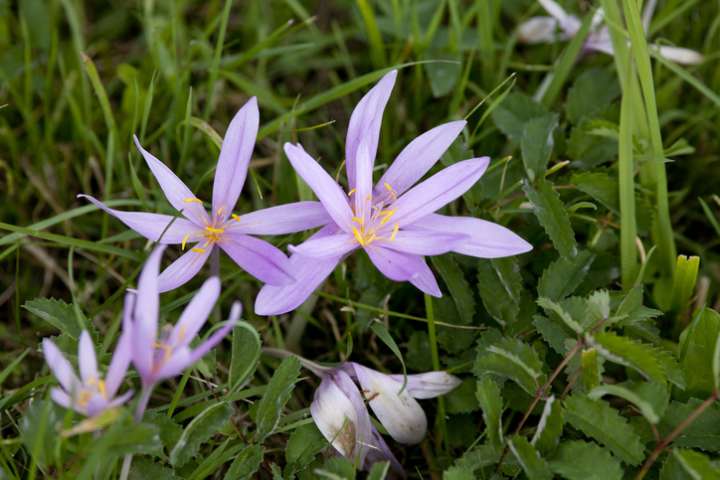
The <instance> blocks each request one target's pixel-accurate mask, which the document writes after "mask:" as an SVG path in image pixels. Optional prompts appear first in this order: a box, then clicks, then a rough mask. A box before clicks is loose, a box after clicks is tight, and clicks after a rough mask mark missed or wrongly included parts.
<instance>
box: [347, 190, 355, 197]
mask: <svg viewBox="0 0 720 480" xmlns="http://www.w3.org/2000/svg"><path fill="white" fill-rule="evenodd" d="M355 192H357V189H356V188H353V189H351V190H350V191H349V192H348V197H349V196H351V195H352V194H353V193H355Z"/></svg>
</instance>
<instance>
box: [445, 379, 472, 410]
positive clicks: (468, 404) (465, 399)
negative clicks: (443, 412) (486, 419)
mask: <svg viewBox="0 0 720 480" xmlns="http://www.w3.org/2000/svg"><path fill="white" fill-rule="evenodd" d="M475 390H476V383H475V381H474V380H472V379H471V378H467V379H465V380H463V382H462V383H461V384H460V385H459V386H458V387H457V388H455V389H454V390H453V391H451V392H450V393H448V394H447V395H445V404H446V405H447V411H448V412H449V413H470V412H474V411H475V410H477V409H478V408H479V405H478V399H477V397H476V396H475Z"/></svg>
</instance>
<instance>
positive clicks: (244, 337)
mask: <svg viewBox="0 0 720 480" xmlns="http://www.w3.org/2000/svg"><path fill="white" fill-rule="evenodd" d="M260 350H261V341H260V335H258V333H257V330H255V328H254V327H253V326H252V325H250V324H249V323H247V322H245V321H240V322H238V324H237V325H236V326H235V328H234V329H233V337H232V359H231V361H230V373H229V375H228V383H229V384H230V391H231V392H234V391H237V390H238V389H240V388H241V387H242V385H243V384H244V383H245V382H246V381H247V380H248V379H249V378H250V377H251V376H252V374H253V372H254V371H255V368H256V367H257V363H258V359H259V358H260Z"/></svg>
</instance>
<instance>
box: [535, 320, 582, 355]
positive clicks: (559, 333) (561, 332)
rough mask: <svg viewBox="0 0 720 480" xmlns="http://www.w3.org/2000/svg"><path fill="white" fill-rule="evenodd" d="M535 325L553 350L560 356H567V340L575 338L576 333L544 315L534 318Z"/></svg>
mask: <svg viewBox="0 0 720 480" xmlns="http://www.w3.org/2000/svg"><path fill="white" fill-rule="evenodd" d="M533 325H534V326H535V328H536V329H537V331H538V333H540V335H542V337H543V340H545V342H547V344H548V345H550V347H551V348H552V349H553V350H555V351H556V352H557V353H559V354H560V355H565V353H566V352H567V344H566V340H569V339H572V338H574V336H573V335H574V333H573V332H572V331H571V330H570V329H569V328H567V327H565V326H564V325H562V324H561V323H560V322H558V321H555V320H551V319H549V318H547V317H543V316H542V315H534V316H533Z"/></svg>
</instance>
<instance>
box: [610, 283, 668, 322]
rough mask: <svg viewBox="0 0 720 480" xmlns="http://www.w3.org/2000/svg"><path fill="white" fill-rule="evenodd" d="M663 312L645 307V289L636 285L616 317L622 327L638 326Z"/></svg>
mask: <svg viewBox="0 0 720 480" xmlns="http://www.w3.org/2000/svg"><path fill="white" fill-rule="evenodd" d="M662 314H663V312H661V311H660V310H655V309H653V308H648V307H645V306H644V305H643V287H642V285H636V286H634V287H633V288H631V289H630V290H629V291H628V292H627V294H626V295H625V297H623V299H622V301H621V302H620V305H618V307H617V310H616V311H615V315H614V317H616V318H617V322H618V323H620V324H621V325H636V324H638V323H642V322H644V321H646V320H650V319H653V318H655V317H659V316H660V315H662Z"/></svg>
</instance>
